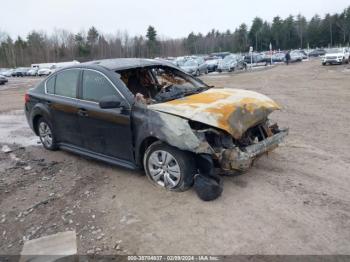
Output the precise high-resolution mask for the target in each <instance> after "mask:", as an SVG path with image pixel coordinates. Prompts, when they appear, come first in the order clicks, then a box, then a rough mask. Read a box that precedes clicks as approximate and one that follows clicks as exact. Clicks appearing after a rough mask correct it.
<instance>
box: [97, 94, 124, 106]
mask: <svg viewBox="0 0 350 262" xmlns="http://www.w3.org/2000/svg"><path fill="white" fill-rule="evenodd" d="M99 106H100V108H103V109H111V108H120V107H122V101H121V100H120V99H119V98H118V97H115V96H105V97H102V99H101V101H100V102H99Z"/></svg>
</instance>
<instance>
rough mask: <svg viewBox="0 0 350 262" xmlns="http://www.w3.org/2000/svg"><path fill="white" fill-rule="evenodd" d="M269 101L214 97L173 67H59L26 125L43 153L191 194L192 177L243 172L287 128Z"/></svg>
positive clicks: (226, 94) (224, 94) (125, 62)
mask: <svg viewBox="0 0 350 262" xmlns="http://www.w3.org/2000/svg"><path fill="white" fill-rule="evenodd" d="M278 109H280V106H279V105H278V104H277V103H275V102H274V101H273V100H272V99H270V98H268V97H267V96H265V95H262V94H259V93H256V92H253V91H247V90H240V89H231V88H215V87H211V86H208V85H206V84H205V83H203V82H202V81H201V80H199V79H197V78H195V77H193V76H191V75H189V74H187V73H186V72H184V71H182V70H181V69H179V68H177V67H176V66H175V65H173V64H170V63H167V62H165V61H159V60H150V59H110V60H100V61H92V62H88V63H83V64H79V65H75V66H71V67H68V68H63V69H60V70H58V71H56V72H55V73H53V74H52V75H50V76H49V77H48V78H46V79H44V80H43V81H42V82H40V83H39V84H38V85H37V86H36V87H34V88H32V89H30V90H29V91H28V93H27V94H26V95H25V112H26V116H27V119H28V123H29V125H30V126H31V128H32V129H33V131H34V132H35V134H37V135H38V136H39V137H40V140H41V142H42V144H43V146H44V147H45V148H46V149H49V150H55V149H58V148H61V149H64V150H69V151H72V152H75V153H78V154H81V155H84V156H87V157H92V158H95V159H99V160H102V161H106V162H108V163H111V164H117V165H120V166H124V167H128V168H133V169H136V168H143V169H144V170H145V173H146V175H147V176H148V177H149V179H150V181H152V182H153V183H154V184H155V185H158V186H161V187H164V188H166V189H169V190H174V191H184V190H186V189H188V188H189V187H190V186H191V185H192V184H193V181H194V177H195V175H197V174H205V173H211V172H214V171H221V172H224V173H232V172H240V171H246V170H248V169H249V168H250V167H251V166H252V164H253V162H254V160H255V159H257V158H258V157H259V156H261V155H263V154H265V153H267V152H269V151H271V150H272V149H274V148H276V147H277V146H278V144H280V143H281V141H282V140H283V138H284V137H285V136H286V135H287V133H288V130H287V129H281V128H279V127H278V126H277V124H271V123H270V122H269V120H268V116H269V114H270V113H271V112H273V111H275V110H278Z"/></svg>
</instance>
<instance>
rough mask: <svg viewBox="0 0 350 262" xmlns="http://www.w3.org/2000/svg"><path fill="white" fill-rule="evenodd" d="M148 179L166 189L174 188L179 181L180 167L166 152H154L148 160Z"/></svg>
mask: <svg viewBox="0 0 350 262" xmlns="http://www.w3.org/2000/svg"><path fill="white" fill-rule="evenodd" d="M148 170H149V173H150V178H151V179H152V180H153V181H154V182H155V183H157V184H158V185H160V186H162V187H165V188H167V189H172V188H174V187H176V186H177V185H178V184H179V182H180V179H181V172H180V166H179V164H178V163H177V161H176V159H175V158H174V156H173V155H172V154H170V153H169V152H167V151H163V150H157V151H154V152H153V153H152V154H151V155H150V157H149V159H148Z"/></svg>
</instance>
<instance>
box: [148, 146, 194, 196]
mask: <svg viewBox="0 0 350 262" xmlns="http://www.w3.org/2000/svg"><path fill="white" fill-rule="evenodd" d="M143 166H144V170H145V173H146V176H147V177H148V178H149V180H150V181H151V183H152V184H154V185H156V186H158V187H162V188H165V189H167V190H170V191H177V192H183V191H186V190H187V189H189V188H190V187H191V186H192V185H193V179H194V175H195V173H196V166H195V161H194V159H193V156H192V154H190V153H189V152H186V151H182V150H179V149H177V148H175V147H172V146H169V145H167V144H165V143H163V142H160V141H158V142H155V143H153V144H152V145H150V146H149V147H148V148H147V150H146V152H145V154H144V157H143ZM170 168H171V169H170Z"/></svg>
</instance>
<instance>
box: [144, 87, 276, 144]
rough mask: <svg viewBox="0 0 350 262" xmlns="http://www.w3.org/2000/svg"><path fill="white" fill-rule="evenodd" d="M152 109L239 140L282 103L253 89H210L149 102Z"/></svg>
mask: <svg viewBox="0 0 350 262" xmlns="http://www.w3.org/2000/svg"><path fill="white" fill-rule="evenodd" d="M149 109H152V110H156V111H161V112H165V113H169V114H173V115H177V116H181V117H184V118H187V119H190V120H193V121H198V122H201V123H205V124H207V125H210V126H213V127H217V128H220V129H223V130H225V131H227V132H228V133H230V134H231V135H232V136H233V137H234V138H236V139H239V138H240V137H241V136H242V134H243V133H244V132H245V131H246V130H247V129H249V128H250V127H252V126H254V125H255V124H257V123H259V122H261V121H263V120H265V119H266V118H267V116H268V115H269V114H270V113H271V112H272V111H274V110H278V109H280V106H279V105H278V104H277V103H276V102H274V101H273V100H272V99H270V98H269V97H267V96H265V95H262V94H259V93H256V92H253V91H248V90H242V89H228V88H211V89H208V90H206V91H204V92H202V93H199V94H195V95H191V96H187V97H184V98H181V99H176V100H172V101H168V102H165V103H160V104H153V105H150V106H149Z"/></svg>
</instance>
